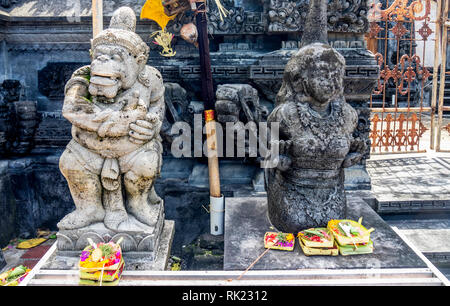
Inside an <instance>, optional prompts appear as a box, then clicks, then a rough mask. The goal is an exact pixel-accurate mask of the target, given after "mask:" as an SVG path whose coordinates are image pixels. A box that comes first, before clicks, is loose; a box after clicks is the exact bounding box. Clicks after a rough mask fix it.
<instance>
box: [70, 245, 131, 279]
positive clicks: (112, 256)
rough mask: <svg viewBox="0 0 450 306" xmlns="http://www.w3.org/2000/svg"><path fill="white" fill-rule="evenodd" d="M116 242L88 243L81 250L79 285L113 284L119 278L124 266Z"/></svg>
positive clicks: (119, 248)
mask: <svg viewBox="0 0 450 306" xmlns="http://www.w3.org/2000/svg"><path fill="white" fill-rule="evenodd" d="M120 242H121V240H120V241H118V242H117V243H114V242H112V241H111V242H109V243H103V242H102V243H98V244H94V243H93V242H92V241H89V243H90V245H89V246H87V247H86V248H84V250H83V251H82V252H81V256H80V261H79V269H80V282H79V284H80V285H101V286H107V285H115V284H117V283H118V281H119V280H120V277H121V275H122V272H123V268H124V265H125V263H124V261H123V257H122V249H121V247H120V245H119V243H120Z"/></svg>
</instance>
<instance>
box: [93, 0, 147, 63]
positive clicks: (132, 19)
mask: <svg viewBox="0 0 450 306" xmlns="http://www.w3.org/2000/svg"><path fill="white" fill-rule="evenodd" d="M98 45H119V46H122V47H124V48H126V49H127V50H128V51H129V52H130V53H131V54H133V55H134V56H136V57H138V56H141V55H144V56H145V57H148V54H149V52H150V48H149V47H148V46H147V44H146V43H145V42H144V41H143V40H142V38H141V37H140V36H139V35H138V34H136V15H135V13H134V11H133V10H132V9H131V8H129V7H121V8H119V9H117V10H116V11H115V12H114V14H113V16H112V18H111V22H110V24H109V28H108V29H106V30H103V31H101V32H100V33H99V34H98V35H97V36H96V37H94V39H93V40H92V49H95V47H97V46H98Z"/></svg>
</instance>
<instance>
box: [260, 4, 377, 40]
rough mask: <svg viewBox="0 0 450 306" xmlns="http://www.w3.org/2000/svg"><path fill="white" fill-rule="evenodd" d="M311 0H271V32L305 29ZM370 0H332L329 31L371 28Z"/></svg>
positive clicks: (356, 30) (360, 31) (329, 9)
mask: <svg viewBox="0 0 450 306" xmlns="http://www.w3.org/2000/svg"><path fill="white" fill-rule="evenodd" d="M308 3H309V1H306V0H302V1H293V0H270V6H269V7H270V8H269V28H268V31H269V32H271V33H277V32H298V31H303V30H304V29H303V26H304V20H305V19H306V14H307V12H308ZM368 10H369V7H368V0H362V1H358V0H330V1H329V2H328V14H327V21H328V31H330V32H351V33H365V32H367V31H368V29H369V21H368V19H367V12H368Z"/></svg>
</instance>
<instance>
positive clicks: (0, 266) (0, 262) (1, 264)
mask: <svg viewBox="0 0 450 306" xmlns="http://www.w3.org/2000/svg"><path fill="white" fill-rule="evenodd" d="M5 266H6V260H5V257H4V256H3V252H2V250H0V271H1V270H2V269H3V268H4V267H5Z"/></svg>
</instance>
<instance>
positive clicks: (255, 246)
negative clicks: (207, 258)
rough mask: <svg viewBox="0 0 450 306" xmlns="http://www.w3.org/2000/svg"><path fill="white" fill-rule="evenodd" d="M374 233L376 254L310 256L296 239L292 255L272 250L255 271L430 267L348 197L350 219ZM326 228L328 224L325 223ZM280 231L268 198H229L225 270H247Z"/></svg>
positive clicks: (364, 205) (363, 205) (376, 217)
mask: <svg viewBox="0 0 450 306" xmlns="http://www.w3.org/2000/svg"><path fill="white" fill-rule="evenodd" d="M359 217H363V221H362V224H363V225H364V226H365V227H366V228H371V227H373V228H375V231H374V232H372V234H371V239H372V241H373V243H374V252H373V253H372V254H366V255H353V256H341V255H339V256H309V257H308V256H306V255H304V254H303V251H302V250H301V248H300V246H299V244H298V240H297V238H296V243H295V248H294V250H293V251H292V252H286V251H278V250H271V251H269V252H268V253H267V254H266V255H265V256H263V257H262V258H261V259H260V260H259V261H258V262H257V263H256V264H255V265H254V266H253V268H252V270H297V269H403V268H426V267H427V265H426V263H424V262H423V260H421V258H420V257H419V256H418V255H417V254H416V253H415V252H414V251H413V250H412V249H411V248H410V247H409V246H408V245H407V243H406V242H405V241H404V240H403V239H402V238H401V237H400V236H399V235H398V234H397V233H396V232H395V231H394V230H393V229H392V228H391V227H390V226H389V225H388V224H387V223H386V222H385V221H384V220H383V219H381V217H380V216H379V215H378V214H377V213H376V212H375V211H374V210H373V209H371V208H370V206H369V205H368V204H367V203H366V202H365V201H364V200H362V199H361V198H358V197H352V196H348V195H347V218H349V219H353V220H358V219H359ZM325 226H326V224H325ZM267 231H276V229H274V228H273V226H272V224H271V223H270V221H269V218H268V213H267V199H266V198H256V197H254V198H253V197H247V198H227V199H226V202H225V254H224V269H225V270H245V269H247V268H248V267H249V266H250V264H252V263H253V262H254V261H255V260H256V258H258V256H259V255H260V254H262V253H263V252H264V251H265V248H264V243H263V238H264V234H265V232H267Z"/></svg>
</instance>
